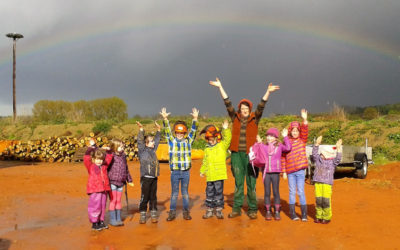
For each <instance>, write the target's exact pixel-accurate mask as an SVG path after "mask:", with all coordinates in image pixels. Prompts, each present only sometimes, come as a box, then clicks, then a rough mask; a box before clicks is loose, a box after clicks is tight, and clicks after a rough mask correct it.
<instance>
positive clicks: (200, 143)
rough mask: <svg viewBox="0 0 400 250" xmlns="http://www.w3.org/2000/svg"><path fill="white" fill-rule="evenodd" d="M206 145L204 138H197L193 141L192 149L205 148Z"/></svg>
mask: <svg viewBox="0 0 400 250" xmlns="http://www.w3.org/2000/svg"><path fill="white" fill-rule="evenodd" d="M206 146H207V142H206V141H205V140H204V139H197V140H195V141H194V142H193V145H192V148H193V149H205V148H206Z"/></svg>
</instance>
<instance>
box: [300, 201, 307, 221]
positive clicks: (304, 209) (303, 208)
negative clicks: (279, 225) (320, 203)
mask: <svg viewBox="0 0 400 250" xmlns="http://www.w3.org/2000/svg"><path fill="white" fill-rule="evenodd" d="M301 221H304V222H306V221H308V219H307V205H301Z"/></svg>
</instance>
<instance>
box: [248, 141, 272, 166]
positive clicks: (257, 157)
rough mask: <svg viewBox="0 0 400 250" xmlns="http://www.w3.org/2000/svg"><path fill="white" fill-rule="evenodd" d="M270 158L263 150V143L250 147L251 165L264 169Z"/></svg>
mask: <svg viewBox="0 0 400 250" xmlns="http://www.w3.org/2000/svg"><path fill="white" fill-rule="evenodd" d="M267 160H268V157H267V154H266V153H265V151H264V149H263V144H262V143H255V144H254V145H253V146H251V147H250V152H249V162H250V163H251V165H253V166H256V167H259V168H262V167H265V164H266V163H267Z"/></svg>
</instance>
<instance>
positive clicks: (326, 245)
mask: <svg viewBox="0 0 400 250" xmlns="http://www.w3.org/2000/svg"><path fill="white" fill-rule="evenodd" d="M200 163H201V161H200V160H197V161H194V164H193V165H194V166H193V168H192V170H191V180H190V186H189V194H190V200H191V202H190V206H191V211H192V216H193V220H191V221H184V220H183V218H182V213H181V204H182V202H181V200H180V199H179V201H178V205H179V206H178V218H177V219H176V220H175V221H173V222H167V221H166V220H165V219H166V217H167V211H168V209H169V198H170V174H169V170H168V165H167V164H165V163H164V164H162V166H161V169H162V172H161V177H160V178H159V183H158V209H159V211H160V214H161V215H160V221H159V223H157V224H152V223H151V222H150V221H148V222H147V224H144V225H140V224H139V223H138V220H139V213H138V203H139V197H140V188H139V168H138V163H137V162H131V163H130V170H131V173H132V175H133V177H134V181H135V187H134V188H129V189H128V191H129V207H128V209H127V207H126V201H125V198H124V200H123V219H124V222H125V226H124V227H119V228H110V229H108V230H104V231H101V232H93V231H91V229H90V227H91V225H90V223H89V221H88V218H87V202H88V197H87V195H86V194H85V190H86V180H87V172H86V169H85V167H84V166H83V164H82V163H76V164H71V163H57V164H48V163H35V164H32V163H22V162H0V190H1V195H0V239H1V241H0V249H134V248H139V249H243V248H247V249H261V248H273V249H282V248H285V249H292V248H294V249H360V248H363V249H396V248H399V246H400V237H399V235H400V163H393V164H388V165H385V166H372V167H371V169H370V172H369V174H368V176H367V179H365V180H359V179H353V178H352V177H351V174H349V173H342V174H340V175H338V176H336V179H335V183H334V186H333V202H332V206H333V218H332V222H331V223H330V224H328V225H321V224H315V223H313V219H314V213H315V208H314V186H312V185H310V184H306V187H305V189H306V197H307V203H308V209H309V222H300V221H296V222H295V221H291V220H290V219H289V217H288V203H287V202H288V186H287V182H286V181H284V180H282V179H281V186H280V187H281V188H280V190H281V199H282V205H283V213H282V220H281V221H279V222H277V221H269V222H267V221H265V220H264V217H263V215H264V209H263V208H262V207H263V206H262V204H263V187H262V183H261V180H260V179H258V183H257V197H258V203H259V208H260V209H259V212H258V219H257V220H250V219H249V218H248V217H247V216H246V215H245V214H243V215H242V216H241V217H239V218H235V219H228V218H227V214H228V212H230V211H231V206H232V199H233V198H232V197H233V190H234V182H233V181H234V179H233V177H232V175H231V174H230V171H228V172H229V179H228V180H227V181H226V184H225V190H224V194H225V199H226V206H225V209H224V214H225V219H224V220H217V219H216V218H211V219H208V220H203V219H202V218H201V216H202V214H203V213H204V210H205V208H204V205H203V203H204V199H205V192H204V190H205V180H204V179H203V178H200V176H199V168H200ZM297 205H298V204H297ZM245 209H246V208H245ZM296 209H297V212H298V213H299V211H300V208H299V206H297V208H296ZM106 219H107V220H108V216H107V217H106Z"/></svg>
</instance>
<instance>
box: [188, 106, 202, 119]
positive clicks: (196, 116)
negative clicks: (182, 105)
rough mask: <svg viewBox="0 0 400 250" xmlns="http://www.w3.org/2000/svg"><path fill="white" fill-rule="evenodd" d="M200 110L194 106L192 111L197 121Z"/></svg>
mask: <svg viewBox="0 0 400 250" xmlns="http://www.w3.org/2000/svg"><path fill="white" fill-rule="evenodd" d="M199 112H200V111H199V110H198V109H197V108H192V113H190V114H191V115H192V116H193V120H195V121H197V118H198V117H199Z"/></svg>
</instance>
